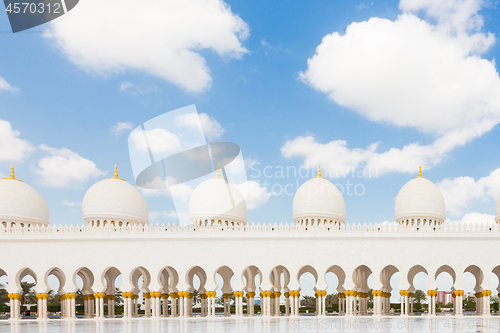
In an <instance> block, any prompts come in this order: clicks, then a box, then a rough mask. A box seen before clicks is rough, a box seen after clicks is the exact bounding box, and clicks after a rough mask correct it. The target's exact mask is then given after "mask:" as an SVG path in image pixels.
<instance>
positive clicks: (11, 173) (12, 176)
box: [3, 166, 22, 182]
mask: <svg viewBox="0 0 500 333" xmlns="http://www.w3.org/2000/svg"><path fill="white" fill-rule="evenodd" d="M3 179H12V180H17V181H18V182H22V180H20V179H17V178H16V176H15V175H14V166H11V167H10V177H4V178H3Z"/></svg>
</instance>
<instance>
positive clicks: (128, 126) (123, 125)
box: [111, 121, 134, 134]
mask: <svg viewBox="0 0 500 333" xmlns="http://www.w3.org/2000/svg"><path fill="white" fill-rule="evenodd" d="M133 127H134V125H133V124H132V123H129V122H128V121H125V122H123V121H119V122H117V123H116V125H113V126H111V132H113V133H114V134H121V133H123V132H127V131H130V130H132V128H133Z"/></svg>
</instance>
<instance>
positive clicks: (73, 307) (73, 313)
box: [69, 293, 76, 318]
mask: <svg viewBox="0 0 500 333" xmlns="http://www.w3.org/2000/svg"><path fill="white" fill-rule="evenodd" d="M69 303H70V304H69V308H70V314H69V316H70V317H71V318H76V293H71V298H70V300H69Z"/></svg>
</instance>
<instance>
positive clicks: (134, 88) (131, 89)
mask: <svg viewBox="0 0 500 333" xmlns="http://www.w3.org/2000/svg"><path fill="white" fill-rule="evenodd" d="M120 91H123V92H126V93H129V94H132V95H144V94H149V93H152V92H157V91H158V87H157V86H152V87H146V88H145V87H142V86H138V85H135V84H133V83H132V82H130V81H126V82H122V83H121V84H120Z"/></svg>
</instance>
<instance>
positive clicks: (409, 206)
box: [394, 176, 445, 224]
mask: <svg viewBox="0 0 500 333" xmlns="http://www.w3.org/2000/svg"><path fill="white" fill-rule="evenodd" d="M394 211H395V214H396V215H395V217H394V219H395V220H396V222H402V221H406V220H410V221H411V220H412V219H413V220H417V219H420V220H430V221H436V222H438V224H441V223H443V222H444V220H445V204H444V198H443V195H442V194H441V191H440V190H439V189H438V187H437V186H436V185H434V183H433V182H431V181H430V180H427V179H426V178H424V177H422V176H419V177H416V178H414V179H412V180H410V181H409V182H408V183H406V184H405V185H404V186H403V188H402V189H401V190H400V191H399V193H398V196H397V197H396V204H395V206H394Z"/></svg>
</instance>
